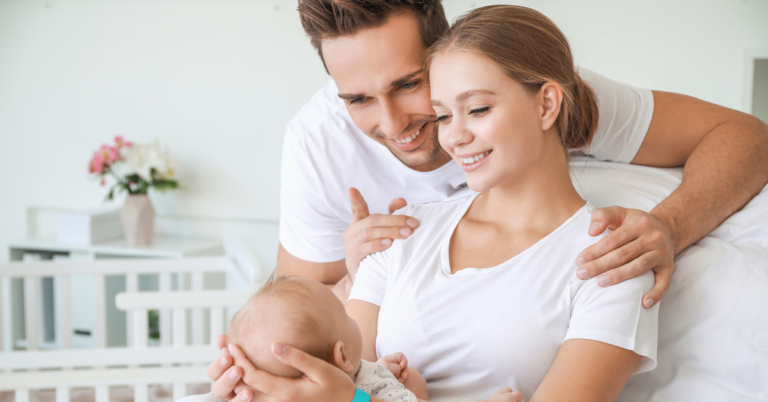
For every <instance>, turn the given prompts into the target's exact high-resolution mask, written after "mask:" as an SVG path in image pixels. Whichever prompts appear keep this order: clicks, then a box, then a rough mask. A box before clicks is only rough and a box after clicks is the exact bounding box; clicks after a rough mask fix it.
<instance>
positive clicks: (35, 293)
mask: <svg viewBox="0 0 768 402" xmlns="http://www.w3.org/2000/svg"><path fill="white" fill-rule="evenodd" d="M225 249H226V250H227V254H228V255H227V256H225V257H204V258H203V257H201V258H187V259H181V260H138V259H137V260H97V261H71V262H35V263H6V264H0V304H1V305H0V325H1V326H2V330H0V337H1V338H2V339H0V346H2V349H1V351H0V391H7V390H15V393H16V402H28V401H29V392H30V390H40V389H55V390H56V402H68V401H69V391H70V389H71V388H82V387H92V388H95V391H96V393H95V394H96V402H107V401H108V400H109V387H110V386H126V385H127V386H133V387H134V401H135V402H146V401H147V400H148V387H149V385H150V384H173V400H174V401H175V400H178V399H180V398H182V397H184V396H185V389H186V384H190V383H200V382H207V381H209V380H208V378H207V375H206V367H207V365H208V364H209V363H210V362H211V361H213V360H214V359H215V357H216V356H217V355H218V354H219V353H220V352H219V351H218V350H217V348H216V347H215V344H214V343H215V340H216V336H217V335H219V334H220V333H222V332H223V331H224V328H225V326H224V325H225V321H226V319H227V317H228V315H229V314H232V313H233V312H234V310H235V309H236V308H237V307H239V306H241V305H242V304H243V303H244V302H245V301H246V300H247V297H248V296H249V295H250V294H251V293H252V292H253V291H254V290H255V289H257V288H258V286H260V285H261V283H263V281H264V280H265V279H266V277H267V273H266V272H264V271H263V269H262V268H261V266H260V264H259V263H258V261H257V260H255V259H254V258H253V256H252V255H250V254H249V253H248V252H247V251H246V250H245V248H243V247H242V246H241V245H238V244H237V243H234V244H233V243H231V242H230V243H229V244H228V245H226V247H225ZM215 272H218V273H222V274H224V275H226V282H227V283H228V289H227V290H202V288H203V286H202V284H203V275H204V274H207V273H215ZM146 274H151V275H158V276H159V284H160V291H158V292H138V276H139V275H146ZM72 275H92V276H93V277H94V278H95V281H94V282H95V289H94V293H95V295H96V297H97V298H96V300H105V296H104V295H105V277H106V276H110V275H124V276H125V278H126V292H124V293H120V294H119V295H118V297H117V299H116V304H117V307H118V308H119V309H121V310H124V311H126V312H127V318H128V323H127V324H128V325H127V327H128V334H127V339H128V346H127V347H110V348H108V347H107V346H106V318H105V317H106V308H105V305H106V303H96V304H97V305H96V306H95V314H96V317H95V323H96V326H95V328H94V334H93V337H94V339H95V348H87V349H82V348H81V349H73V348H72V328H71V322H70V319H69V318H70V314H71V311H70V300H71V295H70V293H69V289H70V287H69V280H70V277H71V276H72ZM172 275H188V276H191V283H192V289H193V290H191V291H171V278H172ZM46 277H54V278H55V279H56V281H55V283H56V289H55V304H56V320H55V322H56V333H57V342H56V346H57V348H56V349H52V350H39V347H38V346H39V345H38V341H39V339H40V337H39V334H38V332H39V331H38V327H39V322H40V317H39V315H40V313H41V312H40V303H39V299H40V289H39V287H40V282H41V278H46ZM12 278H23V280H24V309H23V310H24V315H25V320H24V321H25V328H24V330H25V333H26V349H25V350H18V345H14V344H13V342H12V333H13V328H12V320H11V317H10V316H11V314H12V312H13V308H12V306H11V305H10V303H11V299H10V298H9V297H6V296H7V295H8V293H9V289H10V280H11V279H12ZM227 308H230V309H229V311H227ZM150 310H159V329H160V340H159V342H158V343H159V345H155V346H153V345H150V342H149V334H148V333H149V323H148V322H149V314H148V312H149V311H150ZM228 312H229V314H228ZM189 323H191V325H189ZM206 323H208V325H206ZM206 326H207V328H206ZM206 332H207V333H209V334H210V342H207V343H204V341H203V340H204V334H205V333H206ZM190 335H191V336H190ZM187 338H190V339H191V342H188V340H187ZM15 349H16V350H15Z"/></svg>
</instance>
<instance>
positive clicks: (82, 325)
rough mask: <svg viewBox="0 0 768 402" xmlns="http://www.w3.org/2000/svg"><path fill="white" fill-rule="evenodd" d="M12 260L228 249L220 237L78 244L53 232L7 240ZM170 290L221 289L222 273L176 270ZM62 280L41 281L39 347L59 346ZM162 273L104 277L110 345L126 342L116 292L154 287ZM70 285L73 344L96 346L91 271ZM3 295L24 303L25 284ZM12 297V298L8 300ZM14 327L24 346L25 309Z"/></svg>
mask: <svg viewBox="0 0 768 402" xmlns="http://www.w3.org/2000/svg"><path fill="white" fill-rule="evenodd" d="M8 247H9V255H10V259H11V261H24V260H31V261H36V260H51V259H54V260H59V259H84V260H97V259H108V258H170V259H180V258H186V257H201V256H220V255H223V254H224V249H223V247H222V243H221V240H216V239H184V238H175V237H155V238H154V239H153V242H152V245H150V246H147V247H129V246H128V245H126V243H125V241H124V240H116V241H110V242H104V243H100V244H95V245H76V244H62V243H58V242H57V241H56V239H55V237H41V238H32V239H25V240H21V241H16V242H12V243H10V244H9V245H8ZM172 282H173V283H172V285H171V286H172V289H174V290H176V289H187V290H188V289H203V288H208V289H222V288H224V283H223V278H220V277H218V276H216V275H206V277H205V278H204V279H203V283H195V284H193V283H191V277H190V276H189V275H186V276H185V275H173V280H172ZM57 286H59V284H57V283H56V281H55V279H54V278H43V279H41V283H40V289H41V292H40V295H41V300H39V301H38V303H39V305H40V306H41V308H40V314H38V317H39V322H38V325H39V328H40V329H41V330H40V331H39V339H38V345H39V347H40V348H56V347H58V346H57V345H58V342H57V339H58V336H57V334H56V333H55V328H56V325H55V324H56V323H55V319H56V317H57V314H56V313H55V312H56V308H57V307H56V306H55V305H54V300H55V298H54V292H55V289H56V287H57ZM159 287H160V284H159V278H158V276H157V275H140V276H139V279H138V283H126V279H125V276H109V277H107V279H106V287H105V293H106V294H105V297H106V306H105V307H106V319H107V334H106V336H107V346H124V345H127V343H128V339H126V333H127V332H129V331H127V328H126V327H127V325H129V324H128V323H127V317H126V314H125V312H123V311H119V310H118V309H117V308H116V306H115V296H116V295H117V294H118V293H120V292H123V291H126V290H129V291H130V290H137V291H152V290H159ZM70 289H71V293H70V294H71V295H72V301H71V303H72V312H73V313H72V317H71V320H72V327H71V328H72V330H73V334H72V342H73V346H75V347H92V346H93V342H94V340H93V338H92V337H91V334H92V333H93V327H94V323H93V316H94V315H93V314H91V311H90V310H93V308H94V306H95V303H96V298H95V295H94V294H93V291H92V290H93V289H94V286H93V278H92V277H89V276H81V277H78V276H75V277H72V278H71V281H70ZM5 297H8V298H11V299H12V302H11V305H16V306H22V305H23V300H24V287H23V284H22V281H21V280H12V281H11V283H10V289H8V292H7V294H6V296H5ZM9 301H11V300H9ZM10 318H11V319H12V320H13V322H14V325H13V328H14V329H15V331H14V333H13V334H12V336H13V344H14V346H15V347H16V348H18V349H24V348H25V346H26V339H25V334H24V327H25V326H24V314H23V311H19V309H16V310H15V311H13V312H12V316H11V317H10Z"/></svg>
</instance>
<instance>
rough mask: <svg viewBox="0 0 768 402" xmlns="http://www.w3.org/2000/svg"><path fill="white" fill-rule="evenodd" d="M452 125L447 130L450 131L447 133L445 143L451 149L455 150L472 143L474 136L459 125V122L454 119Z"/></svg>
mask: <svg viewBox="0 0 768 402" xmlns="http://www.w3.org/2000/svg"><path fill="white" fill-rule="evenodd" d="M452 123H453V124H451V125H450V127H449V128H448V129H449V130H450V131H449V132H448V141H447V143H448V145H449V146H450V147H451V148H456V147H459V146H462V145H466V144H469V143H470V142H472V140H473V139H474V136H473V135H472V133H471V132H470V131H469V130H468V129H467V128H466V127H464V126H463V125H462V124H461V121H458V119H454V121H453V122H452Z"/></svg>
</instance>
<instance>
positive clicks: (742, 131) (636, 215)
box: [577, 91, 768, 307]
mask: <svg viewBox="0 0 768 402" xmlns="http://www.w3.org/2000/svg"><path fill="white" fill-rule="evenodd" d="M653 98H654V111H653V117H652V121H651V125H650V127H649V129H648V133H647V134H646V137H645V139H644V141H643V143H642V146H641V147H640V149H639V151H638V153H637V155H636V156H635V158H634V159H633V160H632V163H633V164H637V165H646V166H658V167H671V166H685V167H684V170H683V180H682V183H681V184H680V187H679V188H678V189H677V190H675V191H674V192H673V193H672V194H671V195H670V196H669V197H668V198H667V199H665V200H664V201H663V202H661V203H660V204H659V205H657V206H656V208H654V209H653V210H652V211H651V212H650V213H645V212H643V211H638V210H630V209H625V208H619V207H611V208H604V209H602V210H598V211H596V212H595V213H594V214H593V215H592V222H593V225H595V226H594V227H591V228H590V234H591V235H593V236H594V235H598V234H600V233H602V232H604V231H605V229H606V228H610V229H613V230H614V232H613V233H611V234H609V235H608V236H606V237H605V238H603V239H602V240H601V241H600V242H598V243H596V244H595V245H593V246H592V247H589V248H588V249H586V250H584V251H583V252H582V253H581V254H580V255H579V257H580V258H579V259H577V265H579V266H580V267H579V277H580V278H583V279H587V278H591V277H594V276H596V275H599V274H603V273H604V274H603V275H601V278H602V277H605V278H606V279H607V281H605V282H603V283H605V286H609V285H612V284H615V283H619V282H621V281H623V280H625V279H628V278H632V277H635V276H637V275H640V274H641V273H643V272H646V271H648V270H650V269H653V270H654V272H655V274H656V285H655V286H654V288H653V289H652V290H651V291H650V292H649V293H648V294H647V295H646V296H645V298H644V301H643V305H645V306H646V307H650V306H652V305H653V304H655V303H656V302H658V301H659V299H661V297H662V296H663V295H664V293H665V292H666V290H667V288H668V287H669V281H670V279H671V277H672V271H673V270H674V257H675V256H676V255H677V254H678V253H680V252H681V251H682V250H684V249H685V248H686V247H688V246H690V245H691V244H693V243H695V242H696V241H698V240H700V239H701V238H702V237H704V236H706V234H707V233H709V232H711V231H712V230H714V229H715V228H716V227H717V226H718V225H720V224H721V223H722V222H723V221H724V220H725V219H727V218H728V217H729V216H731V215H732V214H733V213H734V212H736V211H738V210H739V209H741V208H742V207H743V206H744V205H745V204H746V203H747V202H749V200H751V199H752V198H753V197H754V196H755V195H757V194H758V193H759V192H760V190H761V189H762V188H763V187H764V186H765V185H766V183H768V163H766V161H768V125H766V124H765V123H763V122H761V121H760V120H758V119H757V118H755V117H753V116H750V115H748V114H745V113H741V112H738V111H735V110H732V109H728V108H725V107H722V106H718V105H714V104H711V103H708V102H704V101H702V100H699V99H696V98H692V97H689V96H685V95H679V94H673V93H668V92H660V91H654V92H653ZM614 268H618V269H614ZM582 269H584V270H585V271H586V275H585V274H584V272H582V271H581V270H582ZM601 278H599V279H598V281H600V279H601Z"/></svg>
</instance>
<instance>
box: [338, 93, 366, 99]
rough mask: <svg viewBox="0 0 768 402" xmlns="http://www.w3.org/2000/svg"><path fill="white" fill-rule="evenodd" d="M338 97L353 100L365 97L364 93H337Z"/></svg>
mask: <svg viewBox="0 0 768 402" xmlns="http://www.w3.org/2000/svg"><path fill="white" fill-rule="evenodd" d="M339 98H341V99H344V100H353V99H359V98H365V95H363V94H339Z"/></svg>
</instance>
